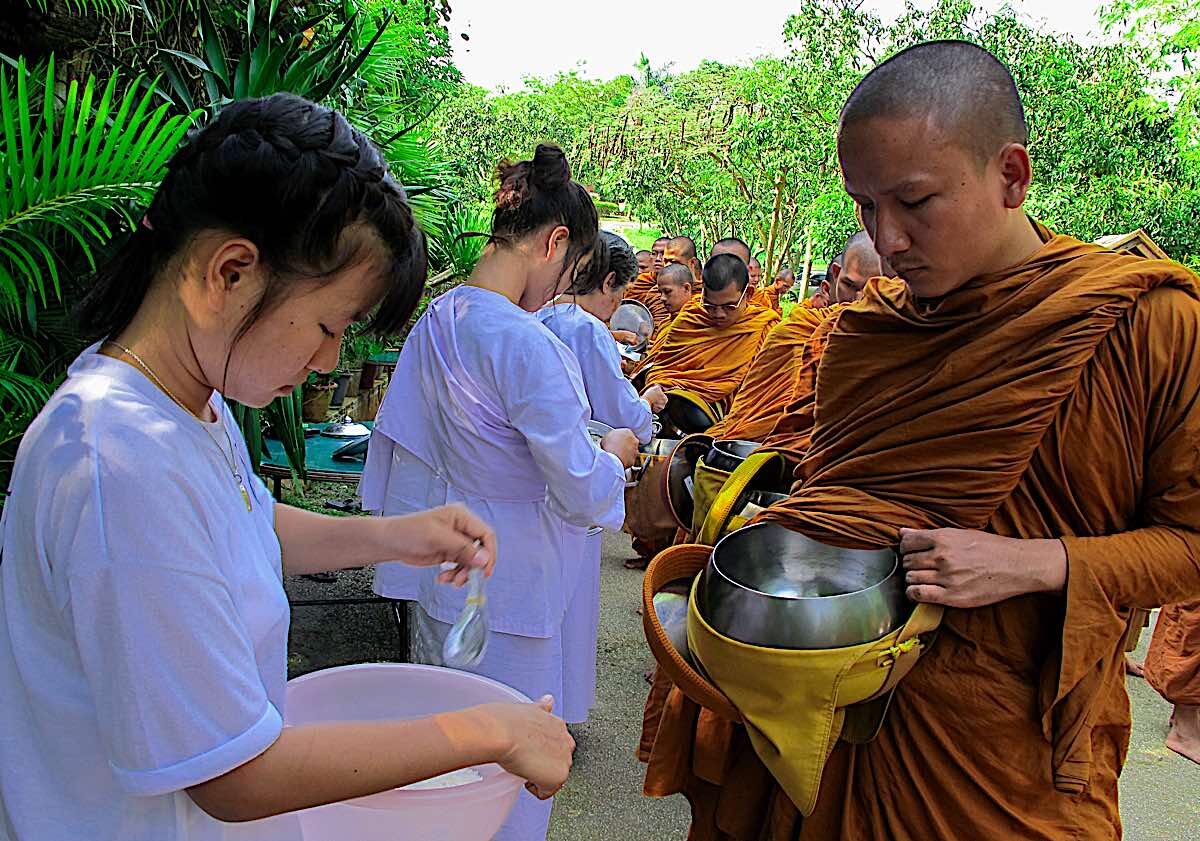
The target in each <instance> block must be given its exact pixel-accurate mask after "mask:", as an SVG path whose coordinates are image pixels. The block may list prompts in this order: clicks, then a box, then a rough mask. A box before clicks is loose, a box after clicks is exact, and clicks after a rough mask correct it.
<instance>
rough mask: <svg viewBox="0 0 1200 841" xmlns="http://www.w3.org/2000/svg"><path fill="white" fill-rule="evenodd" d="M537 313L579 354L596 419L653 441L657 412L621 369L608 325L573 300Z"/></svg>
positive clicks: (578, 358) (555, 333)
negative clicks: (651, 410) (653, 412)
mask: <svg viewBox="0 0 1200 841" xmlns="http://www.w3.org/2000/svg"><path fill="white" fill-rule="evenodd" d="M537 317H538V320H539V321H541V322H542V323H543V324H545V325H546V326H547V327H549V328H550V331H551V332H552V333H554V335H555V336H557V337H558V338H559V339H560V340H561V341H562V343H563V344H564V345H566V346H567V347H568V348H570V350H571V352H572V353H573V354H575V359H576V360H577V361H578V362H579V370H580V372H581V373H582V375H583V388H584V391H585V392H586V393H587V399H588V403H589V405H591V407H592V419H593V420H598V421H600V422H601V423H606V424H608V425H609V426H611V427H613V428H614V429H632V430H633V432H634V434H635V435H637V437H638V440H639V441H641V442H642V443H643V444H648V443H650V439H651V437H653V434H654V415H653V414H652V413H651V412H650V406H649V404H647V403H646V401H645V400H643V399H642V398H641V397H639V396H638V393H637V389H635V388H634V387H633V384H632V383H630V382H629V380H628V379H626V377H625V375H624V374H622V373H621V356H620V354H619V353H617V343H616V341H615V340H614V339H613V335H612V331H611V330H609V329H608V325H606V324H604V322H602V321H600V319H598V318H596V317H595V316H594V315H592V314H591V313H589V312H588V311H587V310H585V309H584V308H583V307H581V306H579V305H578V304H574V303H571V302H569V301H568V302H563V303H557V304H551V305H550V306H547V307H542V309H540V310H538V313H537Z"/></svg>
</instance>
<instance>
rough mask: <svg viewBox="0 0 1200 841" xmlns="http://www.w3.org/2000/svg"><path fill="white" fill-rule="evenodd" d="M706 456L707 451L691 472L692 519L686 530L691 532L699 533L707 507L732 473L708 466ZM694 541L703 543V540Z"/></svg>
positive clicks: (714, 499)
mask: <svg viewBox="0 0 1200 841" xmlns="http://www.w3.org/2000/svg"><path fill="white" fill-rule="evenodd" d="M707 457H708V454H707V453H705V454H704V455H703V456H701V457H700V460H699V461H697V462H696V469H695V470H694V471H693V472H692V501H693V507H692V521H691V522H690V523H689V524H688V530H689V531H690V532H691V533H692V534H697V533H699V531H700V527H701V525H702V524H703V523H704V520H705V518H706V517H707V516H708V510H709V508H711V507H712V504H713V503H714V502H715V501H716V499H717V496H718V495H719V494H720V493H721V488H723V487H725V483H726V482H727V481H729V477H730V476H731V475H732V474H730V473H729V471H727V470H720V469H719V468H716V467H710V466H709V465H708V462H707ZM696 542H697V543H703V542H704V541H703V540H698V541H696Z"/></svg>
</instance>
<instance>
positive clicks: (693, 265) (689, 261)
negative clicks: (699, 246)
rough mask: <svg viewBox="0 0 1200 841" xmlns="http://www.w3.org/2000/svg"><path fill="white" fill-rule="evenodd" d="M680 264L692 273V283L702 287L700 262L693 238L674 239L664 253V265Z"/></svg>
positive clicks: (679, 237) (680, 237)
mask: <svg viewBox="0 0 1200 841" xmlns="http://www.w3.org/2000/svg"><path fill="white" fill-rule="evenodd" d="M667 263H678V264H679V265H681V266H686V267H687V268H688V270H689V271H691V273H692V282H693V283H695V284H696V286H697V287H699V285H700V280H701V278H700V260H699V259H698V258H697V257H696V241H695V240H693V239H692V238H691V237H687V236H678V237H673V238H672V239H671V241H670V242H668V243H667V247H666V249H665V250H664V251H663V264H664V265H666V264H667Z"/></svg>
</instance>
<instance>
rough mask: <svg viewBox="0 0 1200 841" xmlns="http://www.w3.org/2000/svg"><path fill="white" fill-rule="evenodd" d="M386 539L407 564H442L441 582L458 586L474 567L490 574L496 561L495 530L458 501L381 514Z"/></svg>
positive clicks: (421, 565) (390, 552)
mask: <svg viewBox="0 0 1200 841" xmlns="http://www.w3.org/2000/svg"><path fill="white" fill-rule="evenodd" d="M380 525H381V527H382V528H383V529H384V530H385V534H386V538H385V540H386V542H387V544H388V546H389V548H390V550H391V551H389V552H388V553H387V554H386V555H385V557H389V558H397V559H399V560H401V561H403V562H404V563H406V564H408V565H410V566H418V567H427V566H440V565H444V566H446V567H447V568H446V569H444V570H442V572H441V574H440V575H438V581H440V582H441V583H443V584H453V585H454V586H456V587H461V586H463V585H464V584H466V583H467V576H468V573H469V572H470V571H471V570H472V569H474V568H475V567H480V568H482V569H483V571H484V573H485V574H486V575H489V576H490V575H491V574H492V567H493V566H495V564H496V533H495V532H494V531H492V529H491V528H490V527H489V526H488V525H487V523H485V522H484V521H483V520H481V519H479V518H478V517H476V516H475V515H474V514H472V513H471V512H470V511H468V510H467V507H466V506H465V505H462V504H454V505H443V506H442V507H440V508H431V509H429V510H428V511H419V512H417V513H416V514H405V515H402V516H398V517H382V518H380Z"/></svg>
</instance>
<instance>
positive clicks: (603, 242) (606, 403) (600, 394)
mask: <svg viewBox="0 0 1200 841" xmlns="http://www.w3.org/2000/svg"><path fill="white" fill-rule="evenodd" d="M637 269H638V264H637V259H636V257H635V256H634V253H633V249H632V248H630V247H629V243H627V242H626V241H625V240H623V239H622V238H621V237H619V236H617V235H616V234H614V233H611V232H609V231H600V233H599V234H598V235H597V237H596V247H595V250H594V251H593V252H592V259H591V260H590V261H589V262H588V264H587V265H586V266H584V267H583V268H582V269H581V270H580V271H579V272H578V273H577V274H576V275H575V279H574V280H573V281H572V282H571V285H570V287H568V289H567V291H566V292H565V293H563V294H562V295H560V296H559V297H558V298H556V299H555V300H554V301H553V302H552V303H551V304H549V305H548V306H545V307H542V308H541V309H540V310H538V313H537V316H538V320H540V321H541V322H542V324H544V325H546V327H548V328H549V329H550V332H551V333H553V334H554V335H555V336H557V337H558V339H559V340H560V341H561V342H562V343H563V344H564V345H566V346H567V348H568V349H569V350H570V351H571V353H572V354H574V355H575V358H576V360H578V362H579V369H580V373H581V374H582V375H583V388H584V391H585V392H586V393H587V399H588V404H589V405H590V407H591V413H592V420H596V421H600V422H601V423H603V424H606V425H607V426H610V427H612V428H614V429H620V428H626V429H631V430H633V432H634V434H635V435H637V437H638V441H639V442H641V443H643V444H646V443H649V441H650V439H651V437H653V434H654V415H655V413H657V412H661V411H662V410H663V408H664V407H665V406H666V404H667V396H666V394H665V393H664V392H663V390H662V386H657V385H653V386H650V387H649V388H648V389H646V390H645V391H644V392H643V393H642V394H641V395H640V396H639V395H638V393H637V390H636V389H635V388H634V387H633V385H632V384H631V383H630V382H629V380H628V379H626V377H625V375H624V374H623V373H621V357H620V354H618V353H617V345H616V342H615V341H614V339H613V334H612V332H611V331H610V330H609V327H608V321H609V319H610V318H612V315H613V313H614V312H616V309H617V307H618V306H620V303H621V300H622V299H623V297H624V292H625V289H626V287H627V286H628V285H629V282H630V281H632V280H633V278H634V276H635V275H636V274H637ZM602 549H603V547H602V543H601V530H600V529H599V528H598V527H597V528H595V529H592V530H590V531H589V533H588V535H587V540H586V543H585V548H584V551H583V568H584V570H585V572H586V575H584V576H583V577H581V579H580V581H579V583H578V584H577V585H576V586H577V588H578V590H577V594H576V595H575V596H574V599H573V603H574V606H575V607H574V610H572V611H571V612H570V613H569V614H568V615H567V621H568V622H570V623H571V624H572V625H573V626H574V628H575V630H574V632H573V634H572V636H574V637H575V638H576V639H579V640H582V642H581V644H580V645H578V646H577V647H576V648H575V649H574V650H573V651H572V652H571V653H572V655H573V656H574V657H576V658H577V659H578V660H579V662H578V663H577V664H576V665H575V667H574V668H573V671H574V672H575V673H576V674H578V675H580V678H579V681H578V686H577V691H578V694H579V695H580V696H581V698H582V699H583V700H582V701H581V703H580V706H579V708H580V710H581V713H580V714H579V715H578V716H577V717H579V718H581V719H583V720H586V712H587V711H588V710H590V709H591V707H592V705H593V703H594V701H595V694H596V640H597V631H598V629H599V623H600V555H601V551H602ZM568 721H571V722H572V723H575V719H573V718H568Z"/></svg>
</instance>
